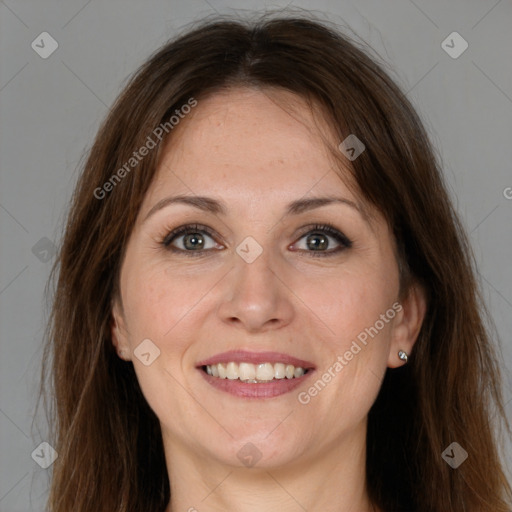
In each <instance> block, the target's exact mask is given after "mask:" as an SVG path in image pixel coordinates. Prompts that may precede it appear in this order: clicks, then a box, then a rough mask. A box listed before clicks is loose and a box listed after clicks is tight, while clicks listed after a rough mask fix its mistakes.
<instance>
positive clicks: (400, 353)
mask: <svg viewBox="0 0 512 512" xmlns="http://www.w3.org/2000/svg"><path fill="white" fill-rule="evenodd" d="M398 357H399V358H400V359H401V360H402V361H404V362H405V363H407V360H408V359H409V356H408V355H407V353H406V352H404V351H403V350H399V351H398Z"/></svg>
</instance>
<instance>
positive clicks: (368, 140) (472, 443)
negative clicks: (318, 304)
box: [41, 14, 512, 512]
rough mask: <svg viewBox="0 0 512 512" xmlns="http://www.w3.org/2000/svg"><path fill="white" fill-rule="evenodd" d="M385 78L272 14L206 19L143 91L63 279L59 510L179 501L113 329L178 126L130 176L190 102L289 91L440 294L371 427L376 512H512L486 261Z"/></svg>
mask: <svg viewBox="0 0 512 512" xmlns="http://www.w3.org/2000/svg"><path fill="white" fill-rule="evenodd" d="M384 68H385V66H384V65H383V64H380V63H378V62H377V59H376V58H375V57H370V55H369V53H368V52H367V51H366V50H365V49H364V48H363V47H362V46H361V45H360V44H359V43H357V42H355V41H354V40H353V39H351V38H350V37H348V36H346V35H343V34H341V33H339V31H338V30H337V29H336V28H333V27H332V26H331V25H329V24H327V23H326V22H320V21H318V20H316V19H313V18H312V17H309V16H301V15H297V16H293V17H283V16H276V15H275V14H274V15H265V16H263V17H260V18H258V19H257V20H251V21H249V20H247V19H246V20H238V19H234V18H229V19H225V18H219V19H214V20H206V21H203V22H202V23H201V24H200V25H199V26H194V27H193V29H188V30H187V31H186V32H185V33H184V34H182V35H180V36H179V37H177V38H175V39H174V40H172V41H171V42H169V43H168V44H166V45H165V46H163V47H162V48H161V49H159V50H158V51H157V52H156V53H155V54H154V55H152V56H151V58H149V59H148V60H147V61H146V63H144V64H143V65H142V66H141V68H140V69H139V70H138V71H137V72H136V73H135V75H134V76H133V77H132V78H131V80H130V81H129V83H128V85H127V86H126V87H125V89H124V91H123V92H122V93H121V94H120V96H119V98H118V99H117V101H116V102H115V104H114V105H113V108H112V110H111V112H110V113H109V115H108V116H107V118H106V120H105V121H104V122H103V124H102V126H101V127H100V129H99V132H98V134H97V137H96V139H95V142H94V145H93V147H92V149H91V150H90V152H89V155H88V158H87V160H86V162H85V165H84V167H83V172H82V173H81V175H80V177H79V181H78V184H77V186H76V189H75V193H74V196H73V198H72V202H71V207H70V212H69V215H68V221H67V226H66V229H65V233H64V238H63V242H62V246H61V249H60V253H59V256H58V259H57V261H56V264H55V266H54V269H53V271H52V280H51V282H52V283H53V287H52V289H51V292H52V293H53V294H54V296H53V309H52V312H51V317H50V321H49V323H48V330H47V342H46V345H45V353H44V360H43V367H42V386H41V392H42V394H44V393H46V397H47V399H48V401H49V402H50V406H49V407H47V409H48V411H49V415H50V426H51V444H52V445H53V446H54V448H55V449H56V450H57V452H58V454H59V457H58V459H57V460H56V462H55V463H54V465H53V475H52V481H51V489H50V495H49V501H48V504H49V509H50V510H51V512H69V511H70V510H73V511H74V512H90V511H91V510H97V511H108V512H114V511H116V512H117V511H119V512H121V511H123V512H128V511H133V512H135V511H137V512H140V511H142V510H152V511H163V510H164V509H165V507H166V506H167V504H168V502H169V499H170V489H169V482H168V474H167V470H166V465H165V459H164V449H163V443H162V437H161V431H160V425H159V422H158V418H157V417H156V416H155V414H154V413H153V411H152V410H151V409H150V407H149V406H148V404H147V402H146V400H145V398H144V397H143V395H142V393H141V390H140V388H139V385H138V382H137V378H136V375H135V372H134V369H133V365H132V364H131V363H130V362H124V361H122V360H121V359H120V358H119V357H118V356H117V354H116V352H115V350H114V348H113V346H112V341H111V334H110V326H111V306H112V300H113V298H114V297H115V296H116V294H117V293H118V292H119V289H118V279H119V270H120V265H121V262H122V258H123V254H124V251H125V248H126V244H127V240H128V238H129V236H130V234H131V230H132V228H133V225H134V222H135V219H136V216H137V214H138V210H139V207H140V205H141V202H142V199H143V198H144V195H145V193H146V191H147V189H148V187H149V185H150V183H151V181H152V179H153V177H154V174H155V170H156V167H157V161H158V156H159V154H160V149H161V147H162V145H163V142H165V140H166V138H167V137H172V129H173V127H172V125H171V124H169V123H168V125H167V129H166V130H165V134H164V135H165V137H163V140H162V142H161V143H159V144H158V148H156V149H155V150H153V151H149V153H148V154H147V156H145V157H144V158H143V159H141V160H140V161H137V163H136V164H134V162H132V164H133V165H132V164H130V166H127V162H129V161H130V158H131V157H132V156H133V152H134V151H135V150H137V149H138V148H140V147H142V146H143V145H145V144H147V141H148V137H150V136H151V135H152V134H153V137H152V138H153V139H154V138H155V137H154V134H155V130H156V128H157V127H159V126H161V125H162V123H165V122H168V120H169V118H170V116H172V115H173V113H174V112H175V111H176V110H177V109H178V110H180V108H181V107H182V106H183V105H185V104H187V103H188V104H190V101H191V98H192V99H194V100H195V101H197V102H199V103H200V102H201V99H202V98H205V97H206V96H207V95H209V94H215V93H216V92H218V91H220V90H222V89H226V88H229V87H233V86H242V87H244V86H246V87H257V88H260V89H261V90H265V89H268V88H281V89H285V90H288V91H292V92H294V93H296V94H298V95H299V96H301V97H303V98H305V99H307V100H308V101H310V102H311V104H312V105H313V106H315V105H316V107H317V110H318V111H322V112H324V115H325V116H327V119H328V121H329V124H330V125H332V126H333V129H334V130H335V131H336V132H337V134H338V136H339V141H340V142H341V141H342V140H343V139H345V137H347V136H348V135H349V134H357V137H358V138H359V139H360V140H361V141H362V142H363V143H364V144H365V146H366V150H365V151H364V152H363V153H362V154H361V155H360V156H359V157H358V158H357V159H356V160H354V161H353V162H351V164H352V165H351V172H352V174H353V178H354V181H355V183H357V186H358V188H359V189H360V194H361V195H362V197H364V198H366V199H367V200H368V202H369V203H370V204H372V205H373V206H375V207H376V208H377V209H378V210H379V211H380V212H382V213H383V215H384V216H385V218H386V220H387V222H388V223H389V225H390V226H391V228H392V230H393V233H394V236H395V237H396V241H397V246H398V248H399V254H398V260H399V267H400V277H401V283H402V284H403V288H402V291H403V293H406V291H407V287H408V286H409V285H410V284H411V283H413V282H417V283H420V284H421V285H422V286H423V287H424V289H425V290H426V293H427V298H428V309H427V312H426V316H425V319H424V322H423V325H422V329H421V332H420V334H419V337H418V339H417V342H416V345H415V348H414V351H413V353H412V354H411V358H410V362H409V364H408V365H406V366H404V367H402V368H400V369H394V370H392V369H388V370H387V373H386V376H385V379H384V382H383V385H382V388H381V391H380V393H379V396H378V397H377V400H376V402H375V404H374V405H373V407H372V408H371V410H370V413H369V418H368V434H367V483H368V491H369V494H370V498H371V499H372V501H373V502H374V503H375V504H376V505H377V506H379V507H381V508H382V509H383V510H384V511H393V512H395V511H404V512H405V511H411V510H415V511H417V512H440V511H442V512H462V511H466V512H477V511H478V512H506V511H508V510H510V508H509V507H510V501H511V499H512V490H511V487H510V484H509V482H508V481H507V479H506V476H505V472H504V469H503V466H502V463H501V462H500V458H499V455H498V453H499V448H500V446H499V443H498V440H499V439H501V436H500V435H499V433H502V430H501V429H498V428H495V424H494V422H495V420H496V419H499V420H501V422H498V425H500V426H501V425H504V426H505V427H506V428H505V431H506V433H507V434H508V435H510V426H509V424H508V422H507V418H506V415H505V412H504V405H503V397H502V394H501V393H502V392H501V387H500V382H501V376H500V368H499V364H498V358H497V352H496V351H497V346H494V344H493V343H492V341H491V339H492V338H494V337H495V333H494V332H492V333H491V331H490V328H489V327H488V326H489V325H492V322H491V320H490V315H489V313H488V311H487V310H486V308H485V305H484V304H483V301H482V298H481V294H480V291H479V287H478V283H477V281H476V279H475V275H476V266H475V262H474V258H473V256H472V252H471V248H470V244H469V243H468V239H467V236H466V234H465V233H464V230H463V227H462V225H461V222H460V221H459V219H458V217H457V214H456V212H455V210H454V208H453V206H452V205H451V203H450V199H449V196H448V193H447V191H446V186H445V184H444V181H443V177H442V172H441V170H440V164H439V162H438V161H437V158H436V154H435V151H434V149H433V148H432V146H431V144H430V142H429V140H428V137H427V135H426V133H425V130H424V128H423V126H422V123H421V121H420V119H419V117H418V115H417V113H416V112H415V110H414V108H413V107H412V106H411V104H410V102H409V101H408V99H407V98H406V96H405V94H404V93H403V92H402V91H401V90H400V88H399V87H397V85H396V84H395V83H394V82H393V81H392V80H391V78H390V77H389V74H388V73H387V72H386V71H384ZM337 153H338V154H339V155H340V158H344V157H342V156H341V152H340V151H339V150H338V151H337ZM123 166H124V169H125V172H124V173H123V172H120V171H119V170H120V169H121V168H123ZM114 175H117V178H115V179H114V178H113V177H114ZM121 175H122V177H121ZM118 178H119V179H118ZM107 182H109V183H110V185H109V186H107V187H105V184H106V183H107ZM57 276H58V278H57ZM491 334H492V336H491ZM47 380H49V382H46V381H47ZM45 404H46V400H45ZM46 405H48V404H46ZM452 442H457V443H458V444H459V445H460V446H461V447H462V448H464V450H466V451H467V453H468V458H467V460H466V461H465V462H464V463H463V464H462V465H460V466H459V467H458V468H457V469H452V468H451V467H450V466H449V465H448V464H447V463H446V462H445V460H444V459H443V457H442V452H443V451H444V450H445V449H446V448H447V447H448V446H449V445H450V444H451V443H452ZM507 504H508V506H507Z"/></svg>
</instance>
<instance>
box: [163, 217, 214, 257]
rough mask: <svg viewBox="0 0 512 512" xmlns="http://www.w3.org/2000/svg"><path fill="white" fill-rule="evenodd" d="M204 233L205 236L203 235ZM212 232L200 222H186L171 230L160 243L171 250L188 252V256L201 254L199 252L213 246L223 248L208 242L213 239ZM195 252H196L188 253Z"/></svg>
mask: <svg viewBox="0 0 512 512" xmlns="http://www.w3.org/2000/svg"><path fill="white" fill-rule="evenodd" d="M205 235H206V236H205ZM213 237H214V234H213V233H212V231H211V230H210V228H208V227H207V226H203V225H201V224H188V225H186V226H180V227H179V228H176V229H174V230H173V231H171V232H170V233H169V234H168V235H167V236H166V237H165V238H164V239H163V240H162V245H164V246H165V247H166V248H167V249H169V250H170V251H173V252H181V253H185V252H186V253H189V254H187V256H188V255H190V256H201V253H202V252H203V251H206V250H211V249H214V248H216V247H217V248H221V249H222V248H223V247H224V246H223V245H220V244H217V243H216V242H215V241H213V243H211V242H210V243H208V240H207V239H208V238H210V239H212V240H213ZM173 244H175V245H173ZM190 253H196V254H190Z"/></svg>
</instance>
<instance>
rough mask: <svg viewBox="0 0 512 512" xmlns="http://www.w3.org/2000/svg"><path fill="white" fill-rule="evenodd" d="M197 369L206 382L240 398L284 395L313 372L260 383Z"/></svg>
mask: <svg viewBox="0 0 512 512" xmlns="http://www.w3.org/2000/svg"><path fill="white" fill-rule="evenodd" d="M199 371H200V372H201V374H202V376H203V377H204V378H205V379H206V382H208V384H211V385H212V386H213V387H214V388H217V389H219V390H221V391H224V392H226V393H230V394H232V395H235V396H238V397H242V398H273V397H276V396H280V395H284V394H285V393H289V392H290V391H293V390H294V389H295V388H296V387H298V386H300V385H301V384H302V383H304V381H305V380H306V379H307V378H308V377H309V376H310V375H311V374H312V373H313V370H309V371H308V373H306V374H305V375H302V377H294V378H293V379H274V380H271V381H269V382H263V383H260V384H254V383H253V384H251V383H247V382H242V381H241V380H238V379H233V380H231V379H220V378H219V377H212V376H211V375H208V374H207V373H206V372H205V371H203V370H202V369H200V368H199Z"/></svg>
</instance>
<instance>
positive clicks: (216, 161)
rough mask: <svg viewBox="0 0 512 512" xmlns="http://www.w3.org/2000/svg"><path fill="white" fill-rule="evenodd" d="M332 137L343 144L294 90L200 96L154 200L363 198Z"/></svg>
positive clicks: (175, 137) (164, 157)
mask: <svg viewBox="0 0 512 512" xmlns="http://www.w3.org/2000/svg"><path fill="white" fill-rule="evenodd" d="M326 141H327V142H329V143H330V144H332V145H333V146H334V147H335V146H337V142H336V136H335V135H334V131H333V130H332V127H330V126H329V125H328V123H327V122H326V121H325V119H324V117H322V116H321V115H318V114H317V115H315V114H314V113H312V112H311V109H310V107H309V106H308V104H307V103H306V102H305V101H304V100H303V99H302V98H300V97H299V96H297V95H295V94H293V93H291V92H287V91H281V90H279V91H275V90H273V91H269V90H265V91H260V90H256V89H245V88H242V89H234V90H230V91H224V92H222V93H217V94H214V95H212V96H210V97H208V98H206V99H203V100H199V101H198V105H197V106H196V107H195V108H194V110H193V111H192V112H191V114H189V115H187V116H186V117H185V118H184V119H183V120H181V121H180V124H179V125H178V126H177V127H176V128H175V129H174V131H173V132H172V137H170V138H169V140H168V141H167V143H166V145H165V146H164V148H163V151H162V154H161V155H160V159H159V163H158V169H157V173H156V176H155V179H154V181H153V183H152V186H151V187H150V190H149V191H148V197H147V201H146V204H147V203H148V202H154V201H158V200H159V199H161V197H163V196H164V195H165V194H168V193H169V192H174V193H181V194H198V195H214V196H218V197H223V198H225V199H226V202H228V203H233V204H235V203H237V202H244V203H247V201H256V202H257V203H261V201H262V200H264V201H265V202H270V201H276V202H277V201H279V202H286V203H288V202H291V201H293V200H296V199H298V198H299V197H302V196H306V195H319V194H321V195H325V194H327V193H328V194H333V193H335V192H339V193H341V194H343V196H344V197H346V198H348V199H351V200H354V201H358V202H360V198H358V197H355V195H354V194H353V192H351V190H349V188H348V187H347V186H346V185H345V183H344V180H345V181H346V180H349V176H350V174H349V172H348V170H345V172H344V171H343V169H342V170H341V171H340V169H339V167H340V166H339V162H335V160H334V159H333V157H332V154H331V153H330V152H329V150H328V148H327V146H326ZM340 172H341V173H342V175H343V176H344V177H343V180H342V179H341V178H340Z"/></svg>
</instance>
